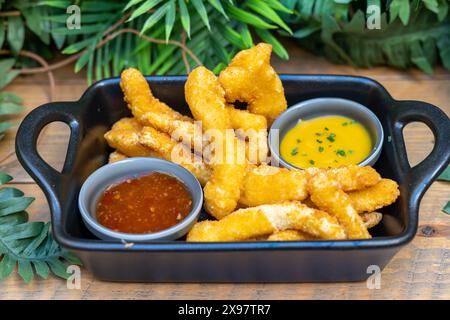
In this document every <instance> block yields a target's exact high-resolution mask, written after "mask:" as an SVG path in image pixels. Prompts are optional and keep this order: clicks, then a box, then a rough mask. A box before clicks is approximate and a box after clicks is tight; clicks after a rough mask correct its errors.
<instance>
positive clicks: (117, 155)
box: [108, 151, 128, 163]
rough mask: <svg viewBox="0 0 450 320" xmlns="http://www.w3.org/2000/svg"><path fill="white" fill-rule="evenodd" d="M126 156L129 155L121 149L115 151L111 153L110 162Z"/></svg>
mask: <svg viewBox="0 0 450 320" xmlns="http://www.w3.org/2000/svg"><path fill="white" fill-rule="evenodd" d="M126 158H128V157H127V156H126V155H124V154H123V153H120V152H119V151H113V152H111V153H110V154H109V159H108V163H113V162H117V161H120V160H123V159H126Z"/></svg>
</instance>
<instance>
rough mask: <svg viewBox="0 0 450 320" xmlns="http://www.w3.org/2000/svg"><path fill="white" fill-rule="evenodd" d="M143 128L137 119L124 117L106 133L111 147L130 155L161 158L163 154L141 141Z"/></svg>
mask: <svg viewBox="0 0 450 320" xmlns="http://www.w3.org/2000/svg"><path fill="white" fill-rule="evenodd" d="M141 128H142V127H141V126H140V125H139V123H138V122H137V121H136V119H134V118H122V119H120V120H119V121H117V122H116V123H115V124H114V125H113V127H112V128H111V130H110V131H108V132H106V133H105V139H106V142H107V143H108V145H109V146H110V147H111V148H114V149H117V151H119V152H120V153H122V154H124V155H126V156H128V157H156V158H161V154H159V153H158V152H155V151H154V150H152V149H150V148H147V147H146V146H143V145H142V144H141V143H140V142H139V138H140V130H141Z"/></svg>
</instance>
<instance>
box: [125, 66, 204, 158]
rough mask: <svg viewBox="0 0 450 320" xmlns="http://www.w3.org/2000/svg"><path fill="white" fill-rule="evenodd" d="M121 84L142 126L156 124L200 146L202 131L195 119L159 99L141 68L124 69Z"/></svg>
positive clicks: (161, 129)
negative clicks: (197, 141) (197, 135)
mask: <svg viewBox="0 0 450 320" xmlns="http://www.w3.org/2000/svg"><path fill="white" fill-rule="evenodd" d="M120 87H121V88H122V91H123V94H124V99H125V102H126V103H127V104H128V107H129V108H130V109H131V112H132V114H133V116H134V117H135V118H136V119H137V120H138V121H139V122H140V123H141V124H142V125H144V126H152V127H154V128H156V129H158V130H160V131H162V132H165V133H167V134H169V135H171V136H172V138H176V140H178V141H183V142H184V143H186V144H187V145H190V146H192V147H194V146H196V143H195V139H196V133H197V130H198V133H199V137H198V139H201V130H200V129H196V126H195V124H194V122H193V120H192V119H191V118H189V117H186V116H183V115H182V114H180V113H178V112H176V111H175V110H173V109H172V108H170V107H169V106H168V105H166V104H165V103H164V102H161V101H160V100H158V99H157V98H156V97H155V96H154V95H153V93H152V91H151V90H150V86H149V84H148V82H147V80H145V78H144V76H143V75H142V74H141V73H140V72H139V71H138V70H136V69H134V68H129V69H126V70H124V71H123V72H122V74H121V78H120ZM200 151H201V150H200Z"/></svg>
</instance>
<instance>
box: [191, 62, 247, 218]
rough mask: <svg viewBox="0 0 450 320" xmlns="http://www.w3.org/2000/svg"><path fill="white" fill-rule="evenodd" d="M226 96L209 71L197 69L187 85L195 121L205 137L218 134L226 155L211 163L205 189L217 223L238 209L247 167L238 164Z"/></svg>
mask: <svg viewBox="0 0 450 320" xmlns="http://www.w3.org/2000/svg"><path fill="white" fill-rule="evenodd" d="M224 94H225V93H224V91H223V89H222V87H221V86H220V83H219V81H218V79H217V78H216V76H215V75H214V74H213V73H212V72H211V71H209V70H208V69H206V68H204V67H197V68H196V69H194V70H193V71H192V72H191V73H190V74H189V77H188V79H187V81H186V85H185V96H186V101H187V103H188V105H189V108H190V109H191V112H192V114H193V116H194V118H195V119H196V120H200V121H202V127H203V130H204V133H205V132H206V131H209V132H212V131H214V132H216V133H217V134H216V135H215V145H216V146H217V147H219V148H221V151H222V152H220V155H218V154H217V152H216V154H215V157H214V161H212V163H211V167H212V168H213V174H212V176H211V179H210V180H209V181H208V182H207V183H206V185H205V187H204V196H205V208H206V210H207V211H208V212H209V213H210V214H211V215H213V216H214V217H215V218H217V219H221V218H223V217H225V216H227V215H228V214H230V213H231V212H233V210H234V209H235V208H236V206H237V202H238V200H239V197H240V188H239V186H240V185H241V184H242V180H243V178H244V174H245V166H246V163H245V159H244V161H238V160H239V157H238V150H237V149H238V148H236V146H238V145H239V141H238V139H237V138H236V136H235V135H234V133H233V132H230V130H227V129H231V120H230V117H229V114H228V111H227V109H226V104H225V97H224ZM230 146H231V149H232V150H231V151H230ZM240 162H242V163H240Z"/></svg>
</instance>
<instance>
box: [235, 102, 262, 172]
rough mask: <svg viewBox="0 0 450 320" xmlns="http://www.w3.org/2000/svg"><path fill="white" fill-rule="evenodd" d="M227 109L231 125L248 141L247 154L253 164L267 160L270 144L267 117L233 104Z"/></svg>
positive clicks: (238, 134) (241, 137) (239, 135)
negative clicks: (268, 141) (237, 107)
mask: <svg viewBox="0 0 450 320" xmlns="http://www.w3.org/2000/svg"><path fill="white" fill-rule="evenodd" d="M226 109H227V111H228V115H229V117H230V119H231V127H232V128H233V129H234V130H235V132H236V135H237V136H238V137H239V138H240V139H242V140H245V141H247V144H246V156H247V159H248V160H249V162H250V163H253V164H259V163H263V162H267V160H268V158H267V157H268V153H269V145H268V143H267V134H268V131H267V120H266V118H265V117H264V116H261V115H258V114H254V113H251V112H248V111H247V110H240V109H235V108H234V107H231V106H228V107H227V108H226Z"/></svg>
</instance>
